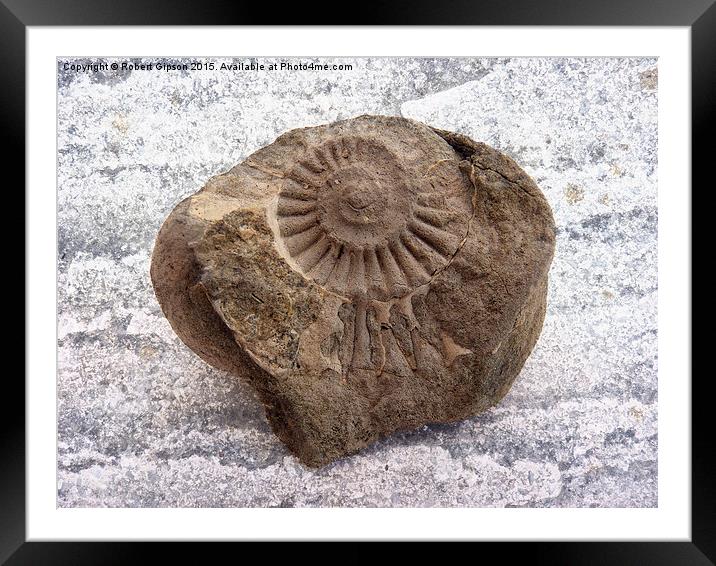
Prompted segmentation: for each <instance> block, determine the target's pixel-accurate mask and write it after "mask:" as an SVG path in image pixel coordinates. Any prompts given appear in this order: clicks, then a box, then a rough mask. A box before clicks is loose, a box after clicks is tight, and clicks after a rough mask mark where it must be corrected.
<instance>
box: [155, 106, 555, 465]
mask: <svg viewBox="0 0 716 566" xmlns="http://www.w3.org/2000/svg"><path fill="white" fill-rule="evenodd" d="M554 240H555V226H554V220H553V218H552V212H551V210H550V208H549V204H547V201H546V200H545V198H544V196H543V195H542V193H541V192H540V190H539V189H538V188H537V186H536V185H535V184H534V182H533V181H532V180H531V179H530V178H529V177H528V176H527V175H526V174H525V172H524V171H522V170H521V169H520V168H519V166H518V165H517V164H516V163H514V161H512V160H511V159H510V158H509V157H507V156H506V155H504V154H501V153H499V152H498V151H496V150H494V149H493V148H490V147H489V146H486V145H485V144H482V143H476V142H474V141H472V140H470V139H469V138H467V137H465V136H463V135H458V134H454V133H450V132H446V131H436V130H433V129H431V128H430V127H429V126H426V125H424V124H421V123H420V122H416V121H414V120H408V119H405V118H398V117H394V116H391V117H387V116H360V117H358V118H353V119H350V120H342V121H339V122H333V123H331V124H328V125H324V126H320V127H314V128H301V129H296V130H291V131H290V132H287V133H285V134H282V135H281V136H280V137H279V138H278V139H277V140H276V141H275V142H274V143H272V144H271V145H269V146H267V147H264V148H262V149H260V150H258V151H257V152H255V153H253V154H251V155H250V156H249V157H248V158H247V159H246V160H245V161H244V162H243V163H241V164H239V165H237V166H236V167H234V168H233V169H231V171H229V172H227V173H225V174H223V175H219V176H216V177H214V178H212V179H210V180H209V181H208V182H207V184H206V185H205V186H204V187H203V188H202V189H201V191H199V192H197V193H196V194H195V195H193V196H191V197H190V198H188V199H186V200H184V201H182V202H181V203H180V204H179V205H177V207H176V208H175V209H174V210H173V211H172V213H171V214H170V216H169V218H168V219H167V220H166V222H165V223H164V224H163V226H162V228H161V230H160V233H159V235H158V237H157V242H156V245H155V247H154V252H153V255H152V266H151V277H152V283H153V285H154V288H155V291H156V293H157V298H158V299H159V303H160V305H161V306H162V309H163V311H164V313H165V314H166V316H167V318H168V319H169V322H170V323H171V324H172V326H173V327H174V329H175V330H176V332H177V334H178V335H179V337H180V338H181V339H182V340H183V341H184V343H185V344H186V345H187V346H189V347H190V348H192V349H193V350H194V351H195V352H197V353H198V354H199V355H200V356H201V357H202V358H203V359H204V360H206V361H207V362H209V363H210V364H212V365H214V366H215V367H217V368H219V369H228V370H229V371H230V372H232V373H233V374H234V375H236V376H237V377H240V378H244V379H247V380H249V381H250V383H251V384H252V385H253V386H254V387H255V388H256V390H257V392H258V393H259V396H260V398H261V401H262V403H263V404H264V406H265V407H266V413H267V416H268V420H269V423H270V424H271V426H272V428H273V429H274V431H275V432H276V434H277V435H278V436H279V438H281V440H283V441H284V442H285V443H286V444H287V446H288V447H289V448H290V449H291V450H292V451H293V452H294V453H295V454H296V455H297V456H298V457H299V458H300V459H301V460H302V461H303V462H305V463H306V464H308V465H311V466H322V465H325V464H327V463H328V462H331V461H332V460H335V459H337V458H339V457H342V456H345V455H347V454H351V453H354V452H356V451H357V450H359V449H361V448H364V447H365V446H367V445H368V444H370V443H371V442H374V441H375V440H376V439H377V438H380V437H381V436H384V435H386V434H390V433H393V432H395V431H396V430H409V429H414V428H416V427H419V426H421V425H425V424H429V423H447V422H452V421H456V420H460V419H463V418H465V417H467V416H473V415H476V414H478V413H480V412H482V411H484V410H485V409H487V408H488V407H489V406H491V405H494V404H495V403H497V402H498V401H499V400H500V399H502V397H504V395H505V394H506V393H507V391H508V390H509V388H510V386H511V385H512V383H513V381H514V379H515V378H516V377H517V374H518V373H519V371H520V369H522V366H523V365H524V362H525V360H526V359H527V356H528V355H529V353H530V352H531V351H532V348H533V346H534V344H535V342H536V340H537V337H538V336H539V332H540V330H541V329H542V322H543V320H544V314H545V301H546V296H547V273H548V271H549V264H550V262H551V260H552V256H553V254H554Z"/></svg>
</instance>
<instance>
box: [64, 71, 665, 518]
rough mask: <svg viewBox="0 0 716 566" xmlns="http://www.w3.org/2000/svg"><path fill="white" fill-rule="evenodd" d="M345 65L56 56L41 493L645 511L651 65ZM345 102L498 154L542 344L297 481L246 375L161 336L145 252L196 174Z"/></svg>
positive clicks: (297, 469) (651, 417)
mask: <svg viewBox="0 0 716 566" xmlns="http://www.w3.org/2000/svg"><path fill="white" fill-rule="evenodd" d="M226 61H228V62H230V60H226ZM245 61H246V60H245ZM73 62H77V61H73ZM84 62H87V61H84ZM146 62H149V60H147V61H146ZM220 62H221V60H216V63H217V65H218V64H219V63H220ZM262 62H263V63H265V64H266V63H268V62H269V60H262ZM294 62H295V61H294ZM323 62H325V60H324V61H323ZM330 62H335V60H330ZM344 62H350V63H352V64H353V65H354V69H353V70H352V71H329V72H313V71H303V72H281V71H273V72H271V71H266V72H263V73H250V72H226V71H225V72H219V71H213V72H211V71H201V72H191V71H189V72H171V73H166V72H160V71H156V70H154V71H133V72H121V71H120V72H113V71H111V70H108V71H101V72H98V73H74V72H71V71H65V70H63V66H64V61H59V62H58V112H59V120H58V136H59V139H58V151H59V173H58V224H59V228H58V230H59V234H58V242H59V265H58V271H59V273H58V278H59V279H58V286H59V307H58V310H59V321H58V363H59V373H58V389H57V392H58V423H57V426H58V485H57V488H58V491H57V493H58V505H60V506H62V507H86V506H90V507H95V506H121V507H125V506H131V507H134V506H209V507H220V506H239V507H245V506H379V507H382V506H474V507H476V506H498V507H499V506H529V507H588V506H597V507H653V506H656V504H657V464H656V462H657V409H656V407H657V406H656V402H657V371H656V359H657V335H656V328H657V326H656V324H657V321H656V304H657V303H656V298H657V289H656V285H657V246H656V243H657V208H656V205H657V201H656V196H657V172H656V165H657V150H656V148H657V135H656V134H657V92H656V88H657V80H656V79H657V76H656V60H654V59H633V58H632V59H627V58H620V59H608V58H607V59H511V60H510V59H439V60H436V59H403V60H398V59H352V60H348V61H344ZM363 113H372V114H402V115H403V116H406V117H410V118H415V119H418V120H421V121H424V122H426V123H428V124H430V125H433V126H436V127H440V128H445V129H449V130H453V131H458V132H463V133H465V134H467V135H468V136H470V137H472V138H473V139H475V140H479V141H484V142H487V143H488V144H490V145H492V146H494V147H496V148H498V149H500V150H502V151H504V152H506V153H508V154H509V155H511V156H512V157H514V158H515V159H516V160H517V161H518V163H519V164H520V165H521V166H522V167H523V168H524V169H525V170H526V171H527V172H528V173H529V174H530V175H532V176H533V177H534V178H535V180H536V181H537V183H538V184H539V186H540V187H541V189H542V190H543V191H544V193H545V195H546V196H547V198H548V200H549V201H550V203H551V204H552V207H553V209H554V213H555V219H556V222H557V226H558V241H557V251H556V255H555V259H554V263H553V266H552V270H551V280H550V294H549V307H548V312H547V318H546V321H545V326H544V330H543V333H542V337H541V339H540V341H539V342H538V344H537V347H536V349H535V351H534V352H533V354H532V356H531V357H530V359H529V360H528V361H527V364H526V366H525V368H524V370H523V371H522V373H521V375H520V376H519V377H518V379H517V381H516V383H515V385H514V387H513V389H512V390H511V391H510V393H509V394H508V395H507V397H506V398H505V399H504V400H503V402H502V403H501V404H500V405H499V406H498V407H496V408H494V409H493V410H490V411H488V412H487V413H485V414H483V415H481V416H478V417H476V418H473V419H470V420H467V421H464V422H461V423H457V424H454V425H447V426H446V425H441V426H430V427H424V428H423V429H422V430H419V431H415V432H412V433H408V434H401V435H396V436H393V437H391V438H389V439H386V440H384V441H382V442H380V443H378V444H376V445H374V446H373V447H371V448H369V449H368V450H366V451H364V452H362V453H360V454H358V455H355V456H352V457H350V458H346V459H344V460H341V461H339V462H337V463H335V464H333V465H331V466H329V467H326V468H324V469H321V470H319V471H315V470H310V469H307V468H305V467H303V466H302V465H301V464H300V463H299V462H298V461H297V460H296V459H295V458H294V457H293V456H291V455H290V454H288V452H287V451H286V449H285V448H284V447H283V445H282V444H281V443H280V442H279V441H278V440H277V439H276V438H275V437H274V436H273V434H272V433H271V431H270V429H269V427H268V425H267V423H266V420H265V418H264V416H263V411H262V408H261V407H260V406H259V404H258V402H257V401H256V400H255V398H254V396H253V395H252V393H251V391H250V389H249V388H248V387H247V386H245V385H244V384H243V383H240V382H239V381H238V380H236V379H235V378H232V377H230V376H228V375H226V374H224V373H222V372H219V371H216V370H214V369H212V368H211V367H209V366H207V365H206V364H204V363H203V362H202V361H201V360H200V359H199V358H198V357H197V356H195V355H194V354H193V353H192V352H191V351H189V350H188V348H186V347H185V346H184V345H183V344H182V343H181V342H180V341H179V339H178V338H177V337H176V336H175V335H174V333H173V332H172V330H171V328H170V327H169V324H168V323H167V321H166V320H165V319H164V317H163V316H162V313H161V311H160V309H159V306H158V304H157V302H156V300H155V298H154V294H153V291H152V287H151V283H150V281H149V273H148V272H149V259H150V255H151V251H152V245H153V240H154V237H155V235H156V233H157V231H158V229H159V227H160V225H161V223H162V221H163V220H164V218H165V217H166V215H167V214H168V213H169V211H170V210H171V209H172V207H173V206H174V205H175V204H176V203H177V202H179V201H180V200H181V199H182V198H184V197H186V196H188V195H189V194H191V193H193V192H194V191H196V190H197V189H198V188H200V187H201V186H202V184H203V183H204V182H205V181H206V180H207V179H208V178H209V177H210V176H212V175H215V174H218V173H221V172H224V171H226V170H227V169H229V168H230V167H232V166H233V165H234V164H236V163H237V162H239V161H241V160H242V159H243V158H244V157H246V156H247V155H248V154H250V153H251V152H253V151H254V150H256V149H258V148H259V147H261V146H263V145H265V144H268V143H270V142H272V141H273V140H274V139H275V138H276V137H277V136H278V135H279V134H281V133H282V132H284V131H286V130H288V129H291V128H295V127H301V126H310V125H317V124H321V123H325V122H330V121H333V120H336V119H341V118H348V117H351V116H355V115H359V114H363Z"/></svg>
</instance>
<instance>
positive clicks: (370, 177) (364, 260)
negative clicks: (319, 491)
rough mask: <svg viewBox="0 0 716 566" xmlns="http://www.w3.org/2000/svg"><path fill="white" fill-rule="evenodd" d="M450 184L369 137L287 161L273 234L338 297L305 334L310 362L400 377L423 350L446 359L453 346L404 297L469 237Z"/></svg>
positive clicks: (340, 140)
mask: <svg viewBox="0 0 716 566" xmlns="http://www.w3.org/2000/svg"><path fill="white" fill-rule="evenodd" d="M439 164H440V163H438V164H436V165H439ZM453 166H454V164H453ZM446 167H447V168H448V169H449V167H450V166H449V165H446ZM438 172H439V168H438ZM453 185H454V184H453ZM453 185H451V184H450V182H449V181H448V180H446V177H445V173H444V172H443V176H442V177H441V176H440V175H439V174H438V175H432V176H431V175H427V174H426V173H425V172H419V171H415V170H412V169H411V168H410V165H409V164H406V163H405V162H404V161H402V160H400V159H399V158H398V157H397V156H396V155H395V154H394V153H393V152H392V151H391V150H390V149H389V148H388V147H386V146H385V145H384V144H383V143H381V142H380V141H379V140H376V139H373V138H371V137H369V136H355V137H349V136H343V137H332V138H329V139H328V140H325V141H323V142H322V143H320V144H316V145H314V146H313V147H311V148H309V149H308V150H307V151H306V152H305V154H304V156H303V157H302V158H301V159H299V160H298V161H297V162H296V164H295V165H294V167H293V168H291V170H290V171H289V172H288V174H287V175H286V176H285V179H284V181H283V186H282V189H281V191H280V193H279V198H278V203H277V207H276V218H277V224H278V228H279V233H280V237H281V238H282V241H283V244H284V246H285V249H286V250H287V251H288V253H289V254H290V256H291V258H292V260H293V261H294V263H295V265H296V266H298V268H299V269H300V270H301V271H302V272H303V274H304V275H305V276H306V277H308V278H309V279H312V280H313V281H315V282H316V283H318V284H319V285H321V286H323V287H324V288H325V289H328V290H329V291H331V292H332V293H334V294H335V295H337V296H338V300H336V301H334V302H333V303H332V308H331V309H329V310H328V312H327V313H326V314H325V317H324V318H322V319H321V321H320V322H319V323H317V324H316V325H315V326H314V327H313V328H312V329H310V330H309V331H308V334H307V336H308V337H311V338H310V340H307V341H313V334H314V333H315V334H316V335H317V338H316V341H317V342H319V343H320V344H321V347H320V351H319V352H317V353H313V354H311V355H306V356H303V358H304V359H311V360H314V361H317V362H318V365H317V366H316V367H314V368H313V369H315V370H316V371H319V372H320V371H325V370H326V369H329V370H332V371H335V372H337V373H338V374H341V375H343V376H344V377H346V376H347V375H348V373H349V372H350V371H369V372H371V373H374V374H377V375H380V374H382V373H392V374H395V375H405V376H407V375H412V373H413V371H414V370H415V369H416V367H417V364H418V361H419V360H420V359H421V358H423V359H424V358H425V356H426V355H429V352H428V350H432V351H433V352H434V355H437V356H438V357H440V356H442V358H443V359H444V360H445V362H446V363H449V362H451V360H452V359H453V357H452V355H453V354H452V352H453V350H454V349H453V350H449V348H448V350H449V351H448V350H446V349H445V348H444V347H443V346H444V342H443V343H441V342H440V340H437V341H435V340H433V344H432V345H431V344H430V343H429V342H428V341H427V340H426V338H425V337H424V336H422V335H421V329H420V325H419V324H418V322H417V320H416V318H415V315H414V313H413V308H412V296H413V295H414V294H415V293H416V291H417V290H421V291H422V292H424V291H425V290H426V289H425V288H424V287H425V286H426V284H427V283H429V282H430V281H431V279H432V277H433V276H434V275H435V274H436V273H437V272H438V271H439V270H440V269H442V268H444V267H445V266H446V265H448V264H449V262H450V261H451V259H452V257H453V256H454V255H455V253H456V252H457V250H458V249H459V247H460V245H461V243H462V241H464V239H465V237H466V235H467V222H466V217H465V210H464V209H463V208H461V207H459V206H455V203H454V202H452V201H451V200H450V195H451V193H450V191H451V190H452V191H453V193H454V192H455V189H454V186H453ZM463 197H464V195H463ZM451 204H452V205H453V206H452V208H451ZM465 352H468V350H465Z"/></svg>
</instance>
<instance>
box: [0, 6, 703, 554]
mask: <svg viewBox="0 0 716 566" xmlns="http://www.w3.org/2000/svg"><path fill="white" fill-rule="evenodd" d="M351 15H352V16H353V21H352V22H351V24H354V25H385V24H388V25H525V26H528V25H529V26H534V25H550V26H559V25H569V26H575V25H577V26H587V25H588V26H623V25H630V26H687V27H690V29H691V56H692V69H691V70H692V74H691V80H692V172H693V182H692V186H697V185H696V183H697V180H702V183H701V184H700V185H699V186H701V187H703V189H704V190H708V189H711V185H712V184H713V182H711V183H709V182H708V181H709V180H711V181H712V179H713V174H709V168H710V162H711V161H712V160H713V157H711V158H710V159H708V158H707V151H709V149H710V145H711V144H709V143H708V142H709V141H711V140H712V136H713V134H712V124H713V120H712V116H713V107H714V105H716V78H715V77H714V69H716V5H714V0H656V1H654V0H603V1H598V0H592V1H587V0H553V1H545V2H536V1H535V0H532V1H530V0H501V1H496V0H488V1H485V0H483V1H470V0H442V1H439V2H436V1H434V0H432V1H429V0H412V1H410V2H404V1H394V2H387V1H382V2H375V3H373V4H371V3H369V2H363V3H361V4H360V9H354V10H352V14H351ZM288 23H291V24H312V25H315V24H319V23H320V24H330V25H340V24H341V23H343V22H342V18H341V16H340V11H339V8H337V5H336V3H335V2H326V1H323V2H314V3H312V4H311V5H310V7H309V6H308V5H306V4H304V3H285V4H283V3H282V5H281V8H278V9H277V7H276V5H271V4H268V3H252V4H251V5H248V4H243V3H238V2H237V3H232V4H229V3H227V2H222V1H221V0H202V1H201V2H187V1H184V2H172V1H171V0H153V1H145V2H140V1H138V0H123V1H122V2H117V1H116V0H94V1H89V0H81V1H80V0H55V1H54V2H47V1H43V0H0V74H1V75H2V78H3V82H2V85H3V87H4V88H2V89H0V115H1V116H2V131H3V134H4V137H5V141H6V144H5V151H4V155H3V157H4V162H5V163H6V164H8V165H7V167H6V168H5V172H6V173H5V174H6V176H7V175H9V176H12V175H16V176H17V177H18V178H17V179H16V180H15V183H14V186H16V187H17V186H23V187H24V186H25V172H24V168H20V167H18V166H17V164H20V163H24V162H25V161H24V157H25V94H26V93H25V70H26V67H25V65H26V59H25V58H26V47H25V40H26V28H27V27H28V26H67V25H75V26H76V25H81V26H89V25H197V24H200V25H227V24H231V25H262V24H270V25H277V24H288ZM48 135H52V134H51V126H50V125H48ZM691 194H692V196H693V194H694V191H693V189H692V192H691ZM692 210H693V207H692ZM692 222H693V221H692ZM693 225H696V224H695V222H694V223H693ZM694 242H695V243H697V240H696V239H694ZM6 261H7V260H6ZM16 265H19V263H18V264H16ZM18 271H19V269H18ZM25 284H26V285H27V284H28V282H27V281H25ZM26 288H27V287H26ZM8 296H9V295H8ZM28 300H30V297H28V296H27V294H26V301H28ZM25 339H26V343H27V340H31V339H32V337H31V336H26V337H25ZM709 373H710V372H708V373H703V374H701V375H698V374H696V373H695V372H694V377H693V379H692V382H691V383H692V486H691V487H692V502H691V504H692V521H691V527H692V535H691V540H690V541H689V542H581V543H580V542H569V543H560V542H540V543H490V544H489V545H488V544H483V547H484V548H485V550H493V551H494V552H495V553H498V554H499V555H500V556H501V557H504V556H510V557H514V556H515V554H517V555H522V556H524V557H525V558H526V559H529V561H530V562H531V563H538V564H539V563H545V564H570V565H578V564H619V565H625V564H627V565H628V564H635V565H636V564H639V565H641V564H649V565H660V564H689V565H690V564H714V562H715V561H716V536H715V534H716V504H715V502H716V493H715V491H716V490H715V489H714V485H715V483H716V482H714V480H713V475H712V471H711V470H712V467H711V461H712V456H713V453H714V451H715V449H714V441H713V435H712V433H711V431H712V430H713V423H712V419H711V412H712V411H711V410H710V405H711V400H710V399H711V398H710V396H709V395H708V387H709V384H708V380H709ZM672 377H673V376H672ZM677 377H678V378H681V379H690V378H691V377H692V376H691V375H689V376H677ZM3 393H4V395H3V397H4V399H5V400H6V403H5V407H4V408H3V410H2V411H0V423H1V424H2V426H1V427H0V563H6V564H11V565H15V564H65V563H67V564H112V563H122V564H127V563H129V562H130V561H136V560H141V559H142V558H144V557H146V556H148V550H149V549H150V548H154V549H156V548H157V547H158V545H156V544H154V545H153V544H151V543H136V542H134V543H133V542H122V543H117V542H114V543H85V542H63V543H50V542H47V543H40V542H26V536H25V532H26V529H25V518H26V517H25V407H24V403H22V402H20V400H21V399H24V397H25V386H24V383H23V381H22V380H21V379H20V376H19V372H10V371H8V372H6V375H5V380H4V384H3ZM187 546H188V545H181V546H179V545H173V546H172V547H171V548H170V547H169V545H162V548H161V552H162V559H163V560H167V561H168V560H172V559H173V558H172V557H171V555H172V554H174V553H176V554H177V555H178V556H180V557H181V558H183V559H184V560H186V559H191V558H193V557H201V559H202V561H204V562H205V561H206V560H207V558H208V559H210V555H211V554H212V553H213V552H214V550H210V549H209V548H208V545H202V549H200V550H198V549H194V548H192V549H190V548H187ZM177 551H178V552H177ZM179 552H180V553H181V555H179ZM481 553H482V554H481V555H480V558H482V557H483V556H484V551H483V550H482V549H481ZM491 554H492V552H491ZM483 559H484V558H483Z"/></svg>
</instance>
